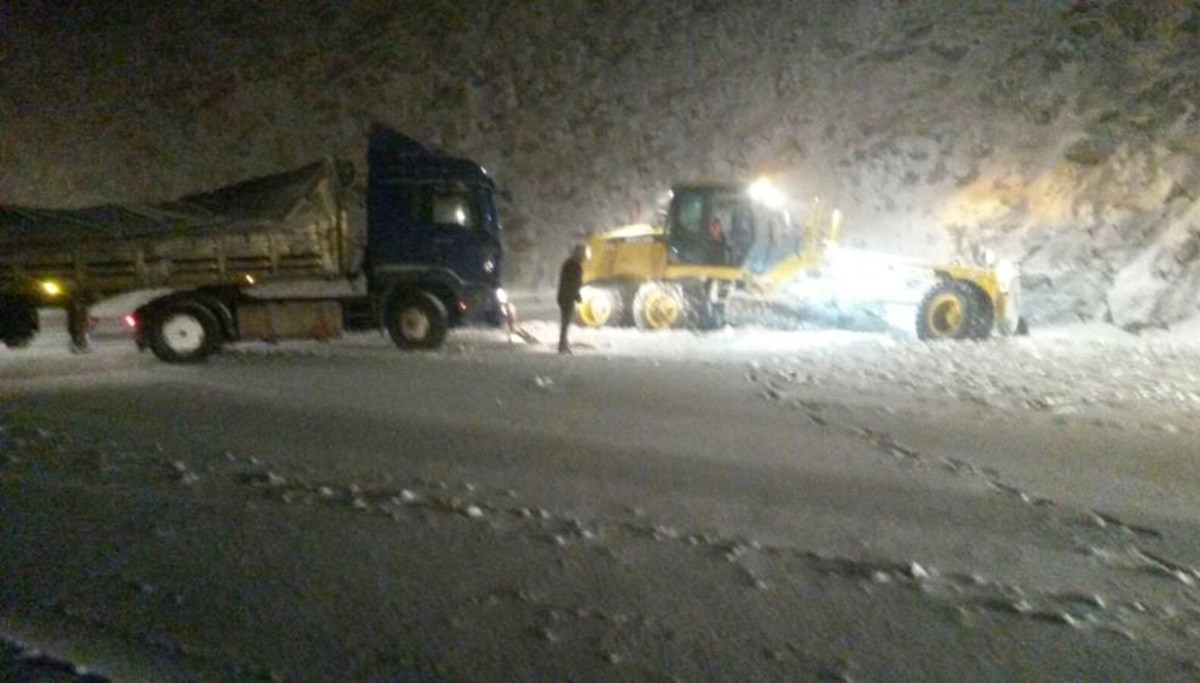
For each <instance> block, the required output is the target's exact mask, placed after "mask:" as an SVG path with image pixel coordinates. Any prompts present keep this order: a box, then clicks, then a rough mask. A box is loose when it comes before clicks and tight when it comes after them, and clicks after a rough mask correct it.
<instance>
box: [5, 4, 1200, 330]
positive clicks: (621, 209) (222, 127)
mask: <svg viewBox="0 0 1200 683" xmlns="http://www.w3.org/2000/svg"><path fill="white" fill-rule="evenodd" d="M22 5H23V4H22V3H17V4H16V5H13V6H9V5H5V8H4V9H3V12H4V13H5V15H4V16H3V20H2V21H0V47H3V52H0V65H2V68H3V70H4V76H5V82H6V84H7V85H6V87H5V88H4V90H3V91H2V92H0V198H3V199H4V200H6V201H11V202H14V203H16V202H22V203H36V204H47V205H61V204H64V203H65V204H71V203H86V202H96V201H104V200H118V199H128V198H151V197H163V196H170V195H174V194H179V193H181V192H186V191H192V190H198V189H202V188H205V187H210V186H213V185H215V184H220V183H223V182H230V181H233V180H237V179H240V178H243V177H246V176H249V175H253V174H259V173H265V172H269V171H273V170H278V169H280V168H284V167H288V166H291V165H294V164H296V163H299V162H302V161H307V160H309V159H312V158H315V157H319V156H321V155H324V154H328V153H338V154H344V155H347V156H350V157H352V158H353V157H357V156H360V155H361V138H362V133H363V130H364V126H365V124H366V122H367V121H369V120H370V119H373V118H376V119H382V120H384V121H387V122H389V123H392V124H394V125H396V126H398V127H400V128H402V129H404V130H406V131H409V132H411V133H412V134H414V135H416V136H418V137H421V138H422V139H425V140H427V141H429V142H432V143H434V144H437V145H442V146H444V147H446V148H449V149H453V150H455V151H457V152H461V153H465V154H468V155H471V156H474V157H476V158H478V159H480V160H481V161H482V162H483V163H484V164H485V165H486V166H487V167H488V168H489V170H490V171H492V172H493V173H494V174H495V175H496V176H497V177H498V178H499V179H500V181H501V182H502V183H503V184H504V185H506V186H508V187H510V188H512V189H513V190H515V193H516V198H517V201H516V203H515V204H514V205H512V206H506V207H505V214H506V215H505V219H506V222H507V227H508V229H509V241H510V246H511V247H512V248H513V250H514V251H515V252H516V253H517V256H516V258H514V264H513V272H512V273H511V275H512V277H513V279H515V280H520V281H523V282H526V283H530V282H534V283H537V282H540V283H543V284H544V283H545V282H546V281H547V280H549V279H551V278H552V277H553V275H554V272H555V266H556V264H557V261H558V260H559V259H560V258H561V256H562V255H563V253H564V252H565V250H566V248H567V245H568V244H569V242H570V241H572V240H574V239H577V238H578V237H579V236H581V235H582V234H584V233H586V232H587V231H589V230H592V229H596V228H599V227H604V226H609V225H613V224H616V223H623V222H629V221H632V220H636V219H642V218H646V217H647V215H648V212H649V211H650V210H651V208H652V206H653V201H654V197H655V196H656V195H657V193H659V192H660V191H661V190H663V189H665V188H666V187H667V186H668V185H669V184H670V183H671V182H672V181H673V180H676V179H694V178H699V177H749V176H752V175H757V174H760V173H770V174H773V175H775V176H777V177H778V178H779V179H780V180H782V181H783V182H784V184H785V185H786V186H787V187H789V188H790V190H791V192H792V193H793V195H794V196H796V197H798V198H801V201H800V204H801V205H802V204H803V202H804V201H807V198H808V197H810V196H812V195H818V194H819V195H821V196H823V197H825V198H827V199H829V200H830V201H832V202H834V203H836V204H838V205H840V206H841V207H843V209H844V210H845V213H846V216H847V223H846V225H847V228H846V234H845V237H846V240H847V241H849V242H850V243H852V244H854V245H862V246H868V247H872V248H877V249H885V250H889V251H895V252H898V253H903V254H907V255H913V256H921V257H940V258H950V257H954V256H957V255H962V254H966V253H967V252H968V251H969V250H970V248H971V247H974V246H976V245H985V246H989V247H991V248H993V249H995V250H996V251H997V252H998V253H999V254H1000V255H1001V256H1006V257H1011V258H1015V259H1017V260H1019V261H1020V262H1021V263H1022V265H1023V272H1024V274H1025V280H1026V282H1025V291H1026V293H1027V300H1026V303H1027V305H1028V307H1029V310H1028V317H1030V318H1031V320H1032V321H1033V322H1034V324H1035V325H1041V324H1045V323H1048V322H1080V321H1084V322H1086V321H1111V322H1113V323H1115V324H1117V325H1119V326H1122V327H1125V328H1126V329H1129V330H1135V331H1136V330H1142V329H1147V328H1150V329H1153V328H1163V327H1169V326H1172V325H1176V324H1178V323H1180V322H1182V321H1185V320H1187V319H1189V318H1192V317H1194V316H1195V315H1196V314H1197V311H1198V310H1200V303H1198V300H1197V291H1200V265H1198V264H1200V247H1198V246H1197V245H1198V244H1200V238H1197V234H1198V231H1200V223H1198V214H1200V208H1198V202H1197V197H1198V193H1200V165H1198V164H1197V162H1196V152H1197V146H1198V145H1200V143H1198V142H1197V140H1200V135H1198V133H1200V121H1198V120H1197V117H1196V114H1195V102H1196V100H1197V97H1196V96H1197V95H1198V94H1200V76H1197V74H1200V50H1198V49H1197V48H1198V47H1200V37H1198V36H1200V10H1198V9H1197V8H1196V6H1195V3H1191V2H1180V1H1178V0H1146V1H1142V0H1088V1H1084V0H1078V1H1072V0H1009V1H1001V0H968V1H958V0H953V1H952V0H908V1H905V2H898V1H895V2H894V1H888V2H878V1H876V0H857V1H850V0H820V1H814V2H804V3H798V2H784V1H781V0H775V1H770V0H759V1H757V2H751V3H737V4H725V3H717V2H711V1H708V0H694V1H692V2H679V3H627V2H617V1H615V0H613V1H608V2H587V1H585V0H563V1H561V2H556V3H555V4H554V10H553V11H550V10H549V9H548V8H547V7H546V6H545V5H543V4H541V3H506V2H499V1H496V0H492V1H488V2H479V3H471V4H469V5H466V4H462V5H457V6H452V7H448V6H447V5H446V3H437V2H432V1H429V0H426V1H424V2H409V3H405V4H404V5H403V8H402V9H397V7H396V6H395V5H394V4H392V3H384V2H369V1H365V0H364V1H360V2H354V3H349V4H345V5H343V4H341V3H256V7H255V8H254V11H246V9H245V6H244V4H243V3H235V2H230V1H225V2H212V3H206V4H205V7H204V8H203V9H186V8H185V9H181V8H179V7H172V6H163V7H159V8H156V9H147V8H138V9H136V10H115V11H110V10H106V11H105V12H103V13H98V12H89V11H88V10H87V8H86V3H85V6H84V7H82V8H76V9H71V10H64V11H61V12H55V13H38V12H36V8H25V7H23V6H22ZM123 12H125V13H127V14H128V16H126V15H124V14H122V13H123ZM42 14H45V16H42ZM61 36H65V37H66V40H61V41H59V40H55V41H52V42H53V44H55V45H56V46H57V49H55V50H53V51H45V50H44V48H41V47H38V46H39V45H43V44H45V43H46V42H47V39H48V38H50V37H61ZM35 55H36V56H35Z"/></svg>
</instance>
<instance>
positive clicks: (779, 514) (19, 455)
mask: <svg viewBox="0 0 1200 683" xmlns="http://www.w3.org/2000/svg"><path fill="white" fill-rule="evenodd" d="M529 329H530V330H531V331H532V332H533V333H534V334H535V335H537V336H538V337H539V338H541V339H545V340H552V339H553V338H554V333H555V330H554V329H553V326H552V325H550V324H548V323H539V322H532V323H530V324H529ZM574 338H575V340H576V348H577V349H578V355H576V356H575V357H572V358H563V357H560V356H558V355H556V354H553V353H552V352H551V351H552V346H549V345H539V346H529V345H526V344H523V343H511V342H510V340H508V339H507V338H506V336H505V335H504V334H502V333H498V332H494V331H465V332H462V333H459V334H457V335H456V336H455V337H453V340H452V342H451V344H450V345H449V346H448V347H447V348H446V349H445V350H444V351H442V352H438V353H435V354H416V355H406V354H402V353H399V352H397V351H396V350H395V349H393V348H392V347H390V345H389V344H388V343H387V342H386V341H385V340H384V339H382V338H380V337H377V336H374V335H365V336H357V337H352V338H349V339H345V340H341V341H339V342H336V343H331V344H294V345H282V346H257V345H249V346H245V347H239V348H235V349H232V350H229V351H228V352H226V353H225V354H223V355H221V356H219V357H217V358H215V359H213V360H212V362H210V363H208V364H205V365H202V366H196V367H171V366H165V365H162V364H159V363H157V362H156V361H154V360H153V359H152V358H151V357H149V356H146V355H141V356H139V355H137V354H135V353H133V352H131V351H130V350H129V349H128V348H127V347H126V346H124V345H119V344H116V343H103V344H100V345H98V347H97V349H96V350H95V352H94V353H92V354H89V355H87V356H69V355H67V354H65V353H62V352H60V351H59V350H58V349H59V347H58V346H57V344H56V343H55V344H51V343H50V342H49V341H48V342H46V344H48V345H42V346H40V347H38V348H35V349H32V350H30V352H29V353H26V354H14V353H4V354H3V355H0V491H3V494H2V496H0V567H3V570H2V571H3V573H2V574H0V578H2V583H0V616H2V618H3V620H2V622H0V636H3V637H4V638H5V639H6V640H8V641H9V642H10V643H19V644H20V645H21V647H24V648H26V649H29V650H32V649H40V650H45V651H47V652H49V653H51V654H52V655H54V656H55V657H57V658H59V659H61V660H63V661H70V662H74V663H76V664H78V665H80V666H82V667H86V668H87V669H89V670H95V671H98V672H101V673H103V674H106V675H108V676H110V677H113V678H115V679H121V680H124V679H137V678H142V679H147V678H148V679H163V678H171V677H182V678H187V677H193V678H200V679H206V680H224V679H228V678H247V677H254V676H261V677H271V676H276V677H282V678H285V679H289V680H290V679H310V680H318V679H319V680H334V679H380V678H388V677H401V678H417V679H433V680H440V679H452V680H464V679H465V680H528V679H533V678H537V679H567V678H569V679H580V680H595V679H605V680H611V679H629V680H671V679H679V680H698V679H712V680H751V679H761V680H811V679H822V678H826V679H832V680H839V679H843V680H878V679H907V680H930V679H959V680H961V679H980V678H1008V679H1014V678H1018V679H1022V680H1025V679H1028V680H1036V679H1047V680H1048V679H1057V680H1061V679H1079V678H1086V679H1094V678H1124V679H1129V678H1140V679H1155V680H1170V679H1178V680H1194V679H1195V678H1196V677H1197V676H1200V659H1198V658H1197V656H1196V655H1195V651H1197V649H1198V645H1200V570H1198V569H1197V567H1200V507H1198V506H1196V505H1195V499H1196V492H1197V491H1200V445H1198V444H1197V434H1196V417H1197V415H1198V414H1200V393H1198V392H1200V383H1197V381H1196V380H1197V378H1200V349H1198V348H1196V347H1193V346H1190V345H1187V344H1185V343H1182V342H1179V341H1172V340H1166V339H1162V340H1157V341H1139V340H1131V339H1126V338H1122V337H1119V336H1116V335H1097V334H1095V333H1094V332H1092V333H1089V334H1086V335H1079V334H1060V335H1057V336H1056V335H1041V336H1035V337H1032V338H1028V339H1019V340H998V341H995V342H989V343H983V344H956V345H938V346H926V345H923V344H919V343H916V342H912V341H906V340H894V339H890V338H886V337H882V336H876V335H862V334H850V333H842V332H807V333H796V332H782V331H768V330H725V331H721V332H718V333H714V334H708V335H695V334H690V333H668V334H665V335H644V334H639V333H637V332H633V331H628V330H606V331H586V330H585V331H578V332H577V333H576V334H575V335H574Z"/></svg>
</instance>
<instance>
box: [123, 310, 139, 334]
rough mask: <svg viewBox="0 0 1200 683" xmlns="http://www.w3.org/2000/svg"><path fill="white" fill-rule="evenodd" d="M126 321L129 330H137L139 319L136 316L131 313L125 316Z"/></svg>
mask: <svg viewBox="0 0 1200 683" xmlns="http://www.w3.org/2000/svg"><path fill="white" fill-rule="evenodd" d="M124 320H125V324H126V325H127V326H128V327H129V329H131V330H136V329H137V326H138V319H137V316H136V315H134V314H132V313H129V314H128V315H126V316H125V318H124Z"/></svg>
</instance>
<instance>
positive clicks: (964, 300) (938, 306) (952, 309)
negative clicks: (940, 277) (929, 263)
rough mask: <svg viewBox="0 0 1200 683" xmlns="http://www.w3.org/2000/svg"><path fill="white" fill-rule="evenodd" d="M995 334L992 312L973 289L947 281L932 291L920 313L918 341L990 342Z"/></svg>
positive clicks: (918, 311)
mask: <svg viewBox="0 0 1200 683" xmlns="http://www.w3.org/2000/svg"><path fill="white" fill-rule="evenodd" d="M991 331H992V308H991V305H990V303H989V302H988V301H987V298H986V297H985V296H984V295H983V294H982V293H980V292H979V291H977V290H976V289H975V287H974V286H973V285H971V284H970V283H968V282H963V281H960V280H946V281H944V282H942V283H940V284H938V285H937V286H936V287H934V288H933V289H931V290H930V291H929V293H928V294H926V295H925V298H924V299H922V301H921V305H920V307H919V308H918V310H917V337H918V338H919V339H922V340H924V341H935V340H939V339H986V338H987V337H988V336H989V335H990V334H991Z"/></svg>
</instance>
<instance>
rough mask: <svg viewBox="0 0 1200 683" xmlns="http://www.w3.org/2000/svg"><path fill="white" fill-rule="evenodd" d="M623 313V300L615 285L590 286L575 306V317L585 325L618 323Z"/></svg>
mask: <svg viewBox="0 0 1200 683" xmlns="http://www.w3.org/2000/svg"><path fill="white" fill-rule="evenodd" d="M624 315H625V302H624V301H623V300H622V297H621V290H619V289H617V288H616V287H590V288H588V292H587V294H586V295H585V296H584V297H583V301H581V302H579V305H578V306H576V307H575V317H576V318H577V319H578V321H579V323H580V324H581V325H585V326H587V327H605V326H607V325H619V324H620V323H621V320H622V318H623V317H624Z"/></svg>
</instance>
